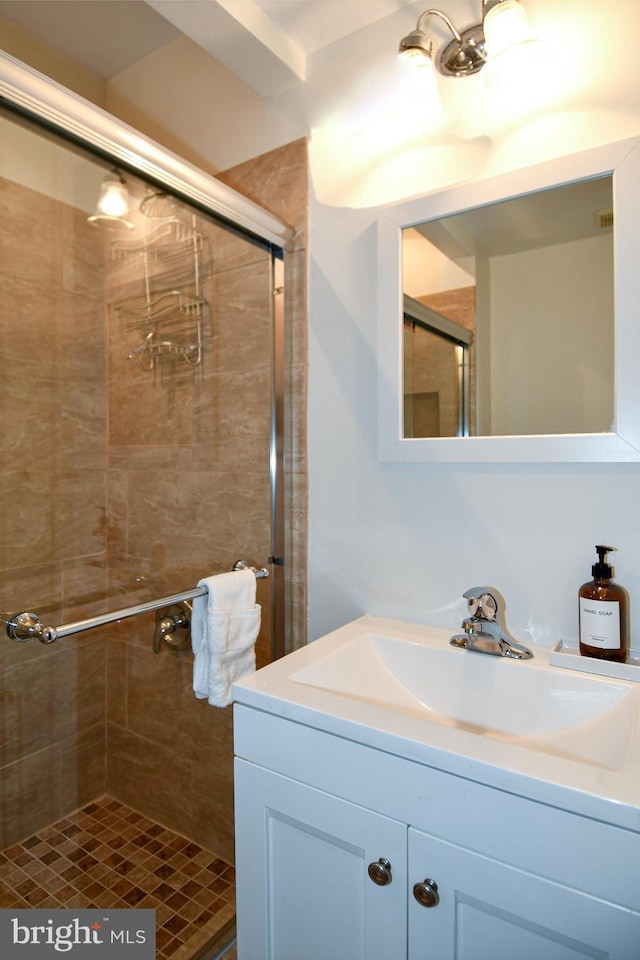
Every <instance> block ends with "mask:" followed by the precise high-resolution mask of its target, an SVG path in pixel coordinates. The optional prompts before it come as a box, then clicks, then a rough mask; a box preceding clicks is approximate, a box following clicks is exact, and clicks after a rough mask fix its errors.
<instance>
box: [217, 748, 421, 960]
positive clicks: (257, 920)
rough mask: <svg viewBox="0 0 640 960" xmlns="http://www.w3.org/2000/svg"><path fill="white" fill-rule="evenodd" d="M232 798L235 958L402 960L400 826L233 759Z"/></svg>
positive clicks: (403, 832) (403, 845) (403, 849)
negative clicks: (383, 867)
mask: <svg viewBox="0 0 640 960" xmlns="http://www.w3.org/2000/svg"><path fill="white" fill-rule="evenodd" d="M235 794H236V895H237V924H238V960H406V956H407V930H406V924H407V915H406V906H407V900H406V889H407V869H406V868H407V827H406V825H405V824H402V823H398V822H397V821H395V820H390V819H388V818H387V817H383V816H380V815H379V814H375V813H371V812H370V811H368V810H363V809H362V808H361V807H358V806H356V805H355V804H352V803H348V802H347V801H345V800H340V799H338V798H337V797H333V796H330V795H329V794H325V793H323V792H321V791H319V790H315V789H313V788H311V787H307V786H304V785H303V784H300V783H297V782H296V781H294V780H290V779H289V778H288V777H283V776H280V775H278V774H275V773H272V772H270V771H268V770H264V769H263V768H261V767H257V766H255V765H254V764H250V763H247V762H246V761H244V760H238V759H236V762H235ZM380 858H383V859H385V860H388V861H389V862H390V865H391V881H390V882H387V883H385V884H384V885H377V884H376V883H374V882H373V881H372V880H371V879H370V877H369V875H368V866H369V864H370V863H372V862H373V863H377V862H378V861H379V859H380ZM381 873H382V877H381V878H382V879H385V877H384V875H383V872H381Z"/></svg>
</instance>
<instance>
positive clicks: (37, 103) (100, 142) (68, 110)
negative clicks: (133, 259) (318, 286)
mask: <svg viewBox="0 0 640 960" xmlns="http://www.w3.org/2000/svg"><path fill="white" fill-rule="evenodd" d="M0 97H2V98H4V99H5V100H6V101H9V102H10V103H12V104H14V105H15V106H17V107H20V108H21V109H23V110H25V111H27V112H28V113H30V114H33V115H34V116H36V117H39V118H40V119H41V120H44V121H46V122H47V123H50V124H52V125H53V126H55V127H57V128H59V129H60V130H62V131H64V132H66V133H68V134H70V135H71V136H73V137H76V138H78V139H79V140H81V141H84V142H85V143H87V144H88V145H89V146H91V147H94V148H95V149H96V150H99V151H101V152H103V153H106V154H108V155H109V156H111V157H113V158H114V160H120V161H121V162H122V163H125V164H126V165H127V166H128V167H130V168H132V169H134V170H136V171H138V172H140V173H141V174H142V175H143V176H148V177H150V178H151V179H153V180H155V181H157V182H159V183H161V184H163V185H164V186H166V187H168V188H169V189H170V190H175V191H176V192H177V193H179V194H180V195H181V196H183V197H185V199H187V200H191V201H193V202H194V203H197V204H199V205H200V206H202V207H204V208H206V209H208V210H210V211H211V212H212V213H214V214H216V215H217V216H219V217H222V218H223V219H224V220H227V221H230V222H231V223H233V224H235V225H236V226H237V227H239V228H241V229H242V230H246V231H248V232H249V233H251V234H253V235H255V236H257V237H259V238H260V239H262V240H266V241H268V242H270V243H274V244H275V245H276V246H278V247H282V248H283V249H284V250H291V249H292V246H293V231H292V230H291V228H290V227H288V226H286V224H284V223H282V222H281V221H280V220H278V219H277V218H276V217H274V216H272V215H271V214H270V213H267V211H266V210H263V209H262V207H260V206H258V204H256V203H253V202H252V201H251V200H248V199H247V198H246V197H243V196H242V194H240V193H237V192H236V191H235V190H233V189H232V188H231V187H228V186H226V185H225V184H224V183H222V182H221V181H219V180H216V178H215V177H212V176H210V175H209V174H207V173H204V171H202V170H200V169H199V168H198V167H196V166H194V165H193V164H190V163H188V162H187V161H186V160H182V159H181V158H180V157H179V156H178V155H177V154H175V153H172V152H171V151H169V150H166V149H165V148H164V147H163V146H161V145H160V144H158V143H156V142H155V141H153V140H151V139H149V138H148V137H145V136H144V135H143V134H141V133H139V132H138V131H137V130H135V129H134V128H133V127H130V126H128V125H127V124H125V123H122V122H121V121H120V120H118V119H116V118H115V117H113V116H112V115H111V114H109V113H107V112H106V111H105V110H102V109H101V108H100V107H97V106H96V105H95V104H93V103H90V102H89V101H88V100H85V99H84V98H83V97H80V96H78V95H77V94H75V93H73V92H72V91H70V90H67V89H66V88H65V87H63V86H61V85H60V84H58V83H56V82H55V81H53V80H50V79H49V78H48V77H45V76H44V75H43V74H41V73H38V72H37V71H36V70H33V69H32V68H31V67H28V66H26V64H24V63H21V62H20V61H19V60H16V59H15V58H14V57H11V56H9V54H7V53H3V52H2V51H0Z"/></svg>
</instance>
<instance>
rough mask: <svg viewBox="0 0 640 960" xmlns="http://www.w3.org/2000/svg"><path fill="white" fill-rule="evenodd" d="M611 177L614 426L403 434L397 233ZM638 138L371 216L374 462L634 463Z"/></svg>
mask: <svg viewBox="0 0 640 960" xmlns="http://www.w3.org/2000/svg"><path fill="white" fill-rule="evenodd" d="M606 174H613V192H614V273H615V277H614V290H615V421H614V431H613V432H611V433H602V434H562V435H555V436H530V437H529V436H526V437H525V436H517V437H464V438H456V437H443V438H436V439H405V438H404V437H403V436H402V399H401V398H402V342H401V338H402V322H401V318H402V296H403V294H402V229H403V228H404V227H408V226H412V225H414V224H416V223H421V222H422V221H425V220H434V219H437V218H439V217H443V216H450V215H452V214H454V213H458V212H461V211H463V210H467V209H471V208H474V207H479V206H483V205H485V204H488V203H495V202H497V201H500V200H505V199H508V198H510V197H516V196H521V195H523V194H527V193H533V192H536V191H539V190H543V189H546V188H551V187H555V186H559V185H561V184H564V183H573V182H576V181H578V180H584V179H588V178H590V177H596V176H602V175H606ZM639 185H640V137H634V138H631V139H628V140H622V141H618V142H617V143H612V144H607V145H606V146H604V147H597V148H594V149H593V150H586V151H584V152H582V153H578V154H574V155H572V156H568V157H562V158H560V159H558V160H551V161H549V162H548V163H545V164H540V165H539V166H535V167H529V168H527V169H524V170H517V171H514V172H512V173H508V174H505V175H503V176H500V177H492V178H491V179H487V180H479V181H474V182H472V183H468V184H464V185H462V186H458V187H453V188H450V189H447V190H443V191H440V192H437V193H433V194H430V195H428V196H426V197H420V198H418V199H415V200H411V201H409V202H407V203H403V204H401V205H399V206H395V207H389V208H386V209H385V210H384V211H383V212H382V213H381V215H380V217H379V218H378V369H379V383H378V443H379V446H378V457H379V459H380V460H389V461H397V462H417V463H429V462H474V461H475V462H483V461H484V462H536V461H539V462H586V463H589V462H594V463H595V462H599V461H612V462H613V461H618V462H630V461H639V460H640V376H638V358H639V357H640V323H639V322H638V320H637V312H638V304H639V303H640V269H639V268H638V260H637V258H638V253H637V251H638V249H639V248H640V186H639Z"/></svg>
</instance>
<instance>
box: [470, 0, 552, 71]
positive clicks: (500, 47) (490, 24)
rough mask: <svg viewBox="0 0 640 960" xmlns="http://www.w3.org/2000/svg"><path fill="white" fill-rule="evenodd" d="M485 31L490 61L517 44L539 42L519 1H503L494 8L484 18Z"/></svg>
mask: <svg viewBox="0 0 640 960" xmlns="http://www.w3.org/2000/svg"><path fill="white" fill-rule="evenodd" d="M483 29H484V38H485V47H486V52H487V58H488V59H489V60H490V59H491V58H492V57H497V56H499V55H500V54H501V53H503V52H504V51H505V50H510V49H511V48H512V47H515V46H516V45H517V44H520V43H527V42H530V41H536V42H539V41H538V38H537V37H536V35H535V34H534V32H533V30H532V29H531V26H530V24H529V18H528V17H527V11H526V10H525V9H524V7H523V6H522V4H521V3H520V2H519V0H502V3H498V4H496V6H495V7H492V8H491V10H489V12H488V13H487V15H486V16H485V18H484V22H483Z"/></svg>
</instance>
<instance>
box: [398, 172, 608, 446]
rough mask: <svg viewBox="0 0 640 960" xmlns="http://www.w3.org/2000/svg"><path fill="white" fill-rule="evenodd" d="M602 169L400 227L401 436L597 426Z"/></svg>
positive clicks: (604, 299)
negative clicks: (547, 187)
mask: <svg viewBox="0 0 640 960" xmlns="http://www.w3.org/2000/svg"><path fill="white" fill-rule="evenodd" d="M613 254H614V251H613V188H612V177H611V176H602V177H597V178H595V179H591V180H584V181H579V182H577V183H573V184H569V185H565V186H560V187H556V188H554V189H550V190H545V191H542V192H539V193H531V194H528V195H525V196H522V197H516V198H514V199H511V200H506V201H503V202H501V203H495V204H489V205H487V206H483V207H478V208H476V209H473V210H467V211H464V212H461V213H457V214H454V215H453V216H448V217H445V218H442V219H439V220H431V221H428V222H425V223H420V224H417V225H414V226H411V227H408V228H405V229H404V230H403V290H404V294H405V297H404V316H403V320H404V335H403V380H404V388H403V394H404V434H403V435H404V436H405V437H465V436H514V435H539V434H581V433H602V432H608V431H609V430H611V428H612V423H613V416H614V356H613V328H614V322H613V318H614V302H613Z"/></svg>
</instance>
